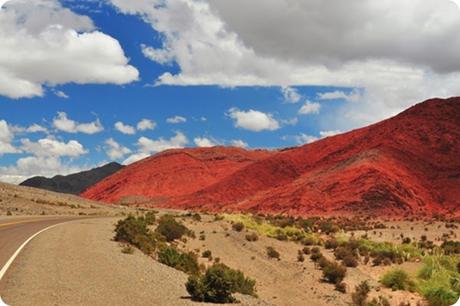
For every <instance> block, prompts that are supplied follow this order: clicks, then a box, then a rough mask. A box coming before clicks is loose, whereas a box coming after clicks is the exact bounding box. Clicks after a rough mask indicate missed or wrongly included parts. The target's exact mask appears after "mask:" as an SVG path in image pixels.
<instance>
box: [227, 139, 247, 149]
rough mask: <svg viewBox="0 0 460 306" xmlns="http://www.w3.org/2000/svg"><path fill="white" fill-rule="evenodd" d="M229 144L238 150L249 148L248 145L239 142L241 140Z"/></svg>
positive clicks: (241, 141)
mask: <svg viewBox="0 0 460 306" xmlns="http://www.w3.org/2000/svg"><path fill="white" fill-rule="evenodd" d="M230 144H231V145H232V146H234V147H239V148H247V147H249V145H248V143H247V142H245V141H243V140H241V139H234V140H232V141H231V142H230Z"/></svg>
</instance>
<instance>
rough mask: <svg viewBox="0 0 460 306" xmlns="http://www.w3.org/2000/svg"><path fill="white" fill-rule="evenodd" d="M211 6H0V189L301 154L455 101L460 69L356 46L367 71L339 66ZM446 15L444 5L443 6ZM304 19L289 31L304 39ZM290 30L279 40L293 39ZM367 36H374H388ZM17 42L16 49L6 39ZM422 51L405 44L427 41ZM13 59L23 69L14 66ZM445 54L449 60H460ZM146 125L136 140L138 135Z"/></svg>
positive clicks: (345, 57)
mask: <svg viewBox="0 0 460 306" xmlns="http://www.w3.org/2000/svg"><path fill="white" fill-rule="evenodd" d="M3 2H4V1H3ZM160 2H161V4H158V3H160ZM307 2H309V1H307ZM390 2H391V1H390ZM30 3H32V4H33V5H32V4H30ZM216 3H217V4H209V3H207V2H206V1H193V0H171V1H154V0H145V1H141V2H138V3H137V4H136V3H133V2H130V1H127V0H113V1H97V0H86V1H73V0H65V1H61V2H59V1H57V0H34V1H32V2H28V3H27V4H26V5H27V6H25V5H24V3H23V1H22V0H12V1H8V2H6V3H5V4H4V6H3V8H2V9H1V10H0V26H1V25H2V22H3V23H5V24H6V25H11V24H8V22H10V23H11V22H12V24H13V25H14V26H12V27H11V30H10V32H7V31H6V30H5V31H4V32H1V31H0V38H1V36H2V35H4V36H6V35H11V37H15V39H17V40H18V42H17V44H16V45H15V44H13V45H12V46H7V47H8V48H10V49H8V51H10V52H11V53H10V55H9V56H10V57H11V58H13V57H14V59H16V57H17V58H18V64H11V63H12V62H13V63H14V60H11V58H10V59H7V61H2V59H1V58H0V80H2V77H4V78H5V79H6V81H5V82H6V83H4V84H6V85H7V86H5V87H4V88H2V87H1V86H0V180H3V181H8V182H14V183H16V182H19V181H21V180H22V179H24V178H27V177H29V176H32V175H45V176H52V175H54V174H57V173H70V172H73V171H79V170H82V169H86V168H90V167H93V166H96V165H100V164H102V163H105V162H108V161H111V160H115V161H118V162H124V163H130V162H132V161H135V160H137V159H139V158H142V157H145V156H148V155H150V154H154V153H156V152H158V151H160V150H163V149H166V148H169V147H184V146H210V145H239V146H245V147H248V148H280V147H287V146H294V145H301V144H304V143H308V142H312V141H315V140H317V139H320V138H322V137H327V136H330V135H334V134H337V133H340V132H345V131H348V130H350V129H353V128H356V127H360V126H364V125H367V124H370V123H373V122H376V121H378V120H381V119H384V118H387V117H389V116H391V115H394V114H396V113H397V112H399V111H401V110H403V109H405V108H406V107H408V106H410V105H412V104H414V103H416V102H420V101H421V100H423V99H425V98H430V97H432V96H441V95H444V96H449V95H454V94H457V93H458V90H459V87H458V86H457V85H456V84H458V82H455V81H457V80H458V79H457V75H458V74H457V70H460V68H459V69H457V67H454V68H453V69H451V70H449V71H444V70H445V69H446V68H445V67H450V66H448V65H447V64H448V63H447V64H446V63H444V62H437V61H436V60H432V57H430V56H426V57H422V58H424V60H426V62H423V63H420V62H419V61H420V59H419V58H420V56H415V55H414V56H413V57H412V54H410V53H409V54H406V53H404V52H403V51H401V53H398V50H395V51H394V53H395V54H391V52H390V53H385V52H383V53H382V54H377V53H376V51H375V50H376V49H375V48H374V46H373V45H371V44H372V42H367V41H363V42H362V48H367V49H368V52H369V54H374V55H373V57H374V58H373V61H370V60H369V56H368V55H366V54H364V55H362V54H360V53H361V52H358V51H356V50H354V49H353V47H350V46H349V45H346V43H344V44H345V46H348V47H347V48H349V50H346V51H347V52H346V53H347V54H337V53H336V52H335V51H333V50H332V49H328V47H327V46H328V45H327V44H325V45H323V46H320V47H321V48H323V49H324V50H323V51H322V52H320V53H319V55H318V54H316V50H313V49H311V48H310V47H309V45H302V41H301V39H300V38H298V39H297V40H295V41H292V42H289V41H285V39H286V38H284V37H283V38H282V39H281V38H280V37H281V36H274V37H273V38H270V37H267V38H266V40H264V35H262V34H261V33H258V32H257V31H256V29H254V28H253V27H250V26H248V24H250V23H248V22H246V20H245V19H244V18H245V17H247V18H252V19H251V20H253V22H257V20H254V19H253V18H254V16H250V15H249V14H250V11H251V9H252V7H249V8H248V13H247V14H248V15H249V16H242V17H241V16H235V15H232V13H231V12H232V10H231V9H232V8H231V7H227V5H228V3H222V2H221V1H216ZM304 3H306V2H304ZM312 3H313V2H312ZM395 3H396V2H395ZM235 5H237V3H236V2H235ZM257 5H264V4H263V2H259V1H256V2H254V6H257ZM312 5H313V4H312ZM444 5H445V6H446V7H450V6H449V5H450V3H449V1H447V0H446V1H445V3H444ZM339 6H340V5H339ZM390 8H391V7H390ZM390 8H388V9H390ZM450 8H451V7H450ZM254 9H257V7H254ZM266 9H269V8H268V7H267V8H266ZM287 9H289V8H288V7H286V10H287ZM306 9H307V8H306ZM309 9H313V8H312V7H310V8H309ZM317 9H318V10H321V9H323V8H317ZM338 9H340V8H338ZM368 9H369V10H372V8H368ZM320 13H324V15H325V16H328V14H329V13H330V12H329V11H327V12H321V11H320ZM369 13H372V12H371V11H369ZM423 13H424V14H426V11H425V10H423ZM2 14H3V15H2ZM200 14H201V15H200ZM243 15H244V14H243ZM459 15H460V14H458V12H456V14H455V15H454V17H455V18H456V19H455V18H454V19H455V20H454V21H455V22H459V20H460V16H459ZM266 17H267V18H268V19H269V18H270V14H268V15H267V16H266ZM403 17H404V16H403ZM8 18H9V19H8ZM15 18H16V19H15ZM19 18H22V19H21V22H18V21H17V20H19ZM279 18H283V14H280V16H279ZM12 20H13V21H12ZM15 20H16V21H15ZM24 20H25V21H24ZM37 20H38V21H37ZM299 20H300V21H299V22H300V24H298V25H293V27H294V28H295V27H299V26H304V27H306V29H307V28H310V27H309V26H310V25H309V24H303V23H302V22H303V21H302V20H303V19H302V18H300V17H299ZM347 20H348V19H347ZM29 21H30V23H29ZM305 22H306V21H305ZM317 22H318V24H317V25H318V26H319V27H321V26H322V25H321V24H320V22H321V21H317ZM288 23H289V22H287V23H286V24H287V25H286V28H285V29H276V31H278V30H279V31H286V33H289V31H291V29H289V28H288V26H289V25H288ZM395 24H397V23H395ZM457 24H460V23H455V24H454V25H457ZM261 25H262V26H261V27H260V28H263V26H266V27H268V28H267V29H265V32H264V33H270V35H272V33H273V32H276V31H275V30H274V29H272V28H269V27H270V26H267V25H264V23H263V22H262V21H261ZM56 26H58V28H56ZM324 26H325V25H324ZM342 26H343V24H342ZM449 26H453V25H449ZM21 27H22V28H21ZM280 27H281V26H280ZM352 27H353V25H350V29H349V31H350V32H351V31H356V29H354V28H352ZM376 27H377V28H378V27H381V31H382V33H383V31H384V30H385V28H387V27H386V25H385V24H380V23H377V24H376ZM5 28H7V27H5ZM345 28H346V26H345ZM19 30H25V32H26V34H23V35H24V37H22V36H18V35H15V34H16V33H17V31H19ZM449 30H450V27H448V26H446V35H448V31H449ZM15 31H16V32H15ZM345 31H346V29H345ZM69 33H73V34H74V35H73V36H72V35H70V34H69ZM45 34H46V35H45ZM86 34H88V35H87V36H86ZM281 34H282V33H281ZM345 34H347V33H345ZM376 34H378V33H376ZM409 34H410V33H409ZM66 35H70V36H66ZM273 35H275V34H273ZM305 35H312V37H317V36H315V35H316V34H315V33H310V34H308V33H307V34H305ZM363 36H364V35H363ZM457 36H458V35H457ZM84 37H85V39H86V40H84ZM278 38H279V42H277V41H276V39H278ZM20 39H23V40H22V41H20ZM395 39H397V38H395ZM417 39H418V40H419V42H417V41H416V42H415V43H414V44H417V43H418V44H419V45H421V46H423V45H424V44H428V43H430V41H427V39H426V38H425V37H418V38H416V39H415V40H417ZM73 40H75V42H73ZM384 40H385V35H382V42H384ZM459 41H460V39H459ZM71 43H74V44H71ZM270 44H275V45H274V47H273V48H266V46H267V45H270ZM283 44H284V45H283ZM318 44H321V41H318ZM338 44H340V42H338ZM357 44H360V43H359V42H358V43H357ZM69 46H70V47H69ZM75 46H78V47H75ZM0 47H2V46H1V45H0ZM41 47H43V50H44V52H45V53H46V54H45V55H43V53H39V52H38V51H40V50H37V49H38V48H41ZM278 47H279V48H278ZM291 47H292V48H291ZM337 47H340V46H337ZM5 48H6V47H5ZM15 48H16V49H15ZM22 48H24V50H26V51H28V52H29V53H28V54H27V60H26V58H25V57H24V58H21V57H20V56H21V54H22V53H23V52H21V51H23V50H22ZM27 48H30V50H28V49H27ZM84 48H86V49H84ZM294 48H295V49H296V50H293V49H294ZM299 48H300V49H302V48H305V58H303V55H302V54H301V55H299V54H297V50H298V49H299ZM278 49H279V50H278ZM149 50H150V53H149ZM53 52H55V53H53ZM270 52H271V53H270ZM392 52H393V51H392ZM344 53H345V52H344ZM322 54H328V55H327V56H326V55H324V56H323V55H322ZM388 54H389V55H388ZM0 56H1V55H0ZM299 56H300V57H299ZM449 56H450V57H453V58H447V59H446V61H448V60H452V61H455V60H457V58H455V56H453V55H449ZM95 58H96V59H97V58H100V60H95ZM401 58H403V60H401ZM431 61H432V62H431ZM23 62H24V63H25V64H24V65H27V67H25V68H24V67H22V66H21V65H22V64H21V63H23ZM2 65H3V66H2ZM427 67H428V68H427ZM2 69H3V70H2ZM443 69H444V70H443ZM452 70H453V71H452ZM3 71H6V72H4V73H5V75H3V76H2V73H3ZM101 71H102V72H101ZM372 73H374V74H372ZM408 76H410V79H411V81H410V82H409V83H408V84H404V86H403V85H402V84H401V82H402V80H407V79H408ZM371 78H375V80H373V81H370V80H369V79H371ZM433 80H435V81H436V82H440V81H444V80H445V82H443V84H444V85H445V86H444V87H443V88H441V89H440V88H439V87H436V86H431V87H428V88H425V87H426V86H425V87H424V88H425V89H424V90H423V91H420V90H418V89H417V88H420V87H419V86H421V85H424V84H428V83H430V84H431V83H433ZM24 81H25V82H27V83H26V85H27V86H26V85H24V84H23V83H21V82H24ZM76 83H77V84H76ZM172 118H176V120H172ZM59 119H61V120H59ZM168 119H169V120H168ZM141 120H144V123H147V124H146V125H145V126H144V128H141V127H137V125H138V124H139V122H140V121H141ZM172 121H176V122H175V123H173V122H172ZM117 122H118V127H119V128H118V129H117V128H116V126H115V124H116V123H117ZM33 125H35V129H33V128H30V127H32V126H33ZM37 126H39V127H40V128H37ZM120 126H122V127H124V128H120ZM37 130H39V131H37ZM120 130H121V131H120Z"/></svg>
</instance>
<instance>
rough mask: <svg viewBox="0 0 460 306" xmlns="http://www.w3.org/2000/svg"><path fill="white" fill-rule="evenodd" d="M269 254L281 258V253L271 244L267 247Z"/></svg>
mask: <svg viewBox="0 0 460 306" xmlns="http://www.w3.org/2000/svg"><path fill="white" fill-rule="evenodd" d="M267 256H268V257H269V258H275V259H278V260H280V253H279V252H278V251H277V250H275V248H273V247H271V246H269V247H267Z"/></svg>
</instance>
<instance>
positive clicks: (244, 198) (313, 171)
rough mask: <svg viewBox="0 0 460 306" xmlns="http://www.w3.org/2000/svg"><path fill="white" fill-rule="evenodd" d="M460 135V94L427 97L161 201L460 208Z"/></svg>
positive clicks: (369, 209)
mask: <svg viewBox="0 0 460 306" xmlns="http://www.w3.org/2000/svg"><path fill="white" fill-rule="evenodd" d="M459 141H460V98H452V99H447V100H441V99H433V100H429V101H426V102H424V103H421V104H418V105H416V106H414V107H412V108H410V109H408V110H406V111H404V112H403V113H401V114H399V115H397V116H395V117H393V118H391V119H388V120H385V121H382V122H380V123H377V124H374V125H372V126H369V127H365V128H362V129H358V130H355V131H352V132H349V133H346V134H342V135H338V136H334V137H329V138H326V139H323V140H320V141H317V142H315V143H312V144H308V145H304V146H302V147H299V148H295V149H290V150H285V151H282V152H280V153H278V154H275V155H273V156H271V157H269V158H266V159H264V160H261V161H258V162H255V163H252V164H250V165H248V166H246V167H245V168H243V169H241V170H239V171H237V172H235V173H233V174H232V175H230V176H227V177H225V178H224V179H223V180H221V181H219V182H217V183H216V184H214V185H212V186H209V187H207V188H205V189H203V190H200V191H199V192H197V193H195V194H192V195H188V196H186V197H179V198H176V199H174V201H171V202H169V203H167V205H168V206H170V207H180V208H197V209H198V208H199V209H208V210H228V211H252V212H268V213H287V214H292V215H312V214H324V215H327V214H348V213H349V214H360V213H363V214H392V215H408V214H417V213H429V214H431V213H435V212H442V213H445V212H447V211H452V212H454V211H455V212H456V213H458V212H459V211H460V143H459Z"/></svg>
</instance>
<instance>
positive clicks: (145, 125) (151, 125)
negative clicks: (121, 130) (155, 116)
mask: <svg viewBox="0 0 460 306" xmlns="http://www.w3.org/2000/svg"><path fill="white" fill-rule="evenodd" d="M156 126H157V124H156V122H155V121H152V120H150V119H142V120H141V121H139V122H138V123H137V129H138V130H139V131H146V130H153V129H155V127H156Z"/></svg>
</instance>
